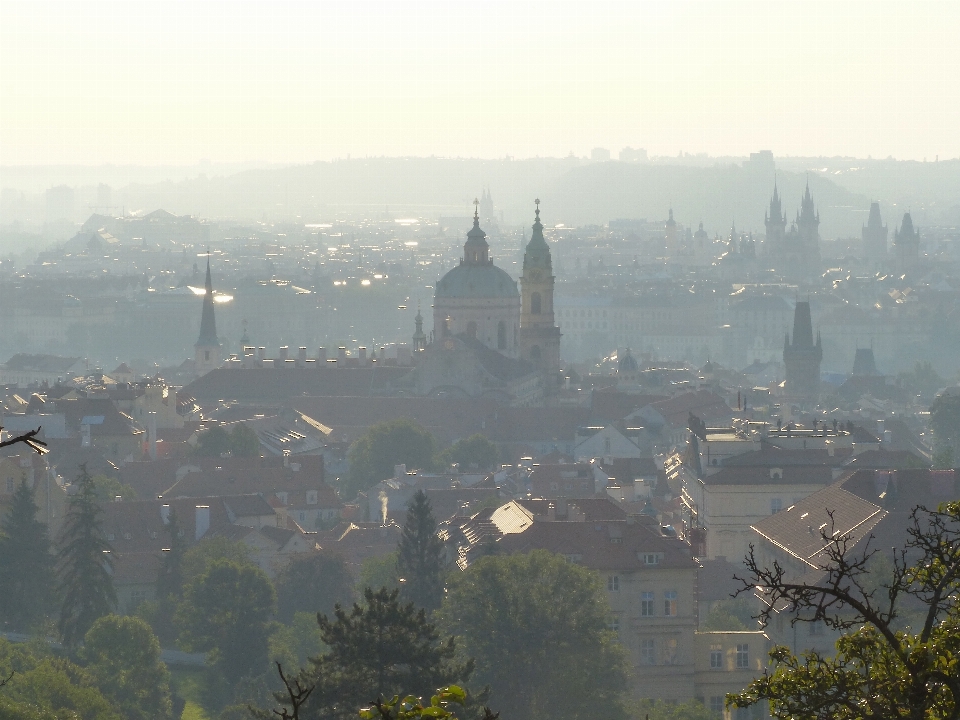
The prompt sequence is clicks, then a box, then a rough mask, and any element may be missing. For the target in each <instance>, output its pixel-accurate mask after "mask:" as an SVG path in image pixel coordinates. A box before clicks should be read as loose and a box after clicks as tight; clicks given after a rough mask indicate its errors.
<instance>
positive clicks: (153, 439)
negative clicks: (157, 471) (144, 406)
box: [147, 410, 157, 460]
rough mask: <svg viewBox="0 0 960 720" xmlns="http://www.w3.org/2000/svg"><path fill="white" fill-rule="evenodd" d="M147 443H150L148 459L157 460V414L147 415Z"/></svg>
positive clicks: (150, 413) (152, 411) (154, 412)
mask: <svg viewBox="0 0 960 720" xmlns="http://www.w3.org/2000/svg"><path fill="white" fill-rule="evenodd" d="M147 442H149V443H150V459H151V460H156V459H157V412H156V410H151V411H150V412H148V413H147Z"/></svg>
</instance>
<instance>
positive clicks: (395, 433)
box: [340, 418, 435, 499]
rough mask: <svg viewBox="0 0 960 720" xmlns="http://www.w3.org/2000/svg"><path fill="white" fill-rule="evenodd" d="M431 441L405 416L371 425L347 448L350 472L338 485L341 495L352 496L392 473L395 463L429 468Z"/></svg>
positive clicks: (427, 434) (411, 467)
mask: <svg viewBox="0 0 960 720" xmlns="http://www.w3.org/2000/svg"><path fill="white" fill-rule="evenodd" d="M434 445H435V443H434V439H433V435H431V434H430V433H429V432H428V431H426V430H424V429H423V428H422V427H421V426H420V425H418V424H417V423H415V422H414V421H412V420H408V419H407V418H399V419H397V420H391V421H390V422H385V423H379V424H377V425H374V426H372V427H371V428H370V429H369V430H368V431H367V433H366V435H364V436H363V437H361V438H360V439H359V440H357V441H356V442H355V443H354V444H353V446H352V447H351V448H350V451H349V455H348V457H349V460H350V474H349V475H348V477H347V479H346V481H345V482H344V483H343V485H342V486H341V488H340V494H341V496H342V497H343V498H344V499H352V498H354V497H356V495H357V493H359V492H363V491H364V490H367V489H369V488H371V487H373V486H374V485H376V484H377V483H378V482H380V481H381V480H386V479H387V478H390V477H393V468H394V466H395V465H406V466H407V469H408V470H413V469H423V470H429V469H431V468H432V467H433V456H434Z"/></svg>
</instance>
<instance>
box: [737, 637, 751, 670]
mask: <svg viewBox="0 0 960 720" xmlns="http://www.w3.org/2000/svg"><path fill="white" fill-rule="evenodd" d="M737 667H738V668H748V667H750V646H749V645H748V644H747V643H742V644H738V645H737Z"/></svg>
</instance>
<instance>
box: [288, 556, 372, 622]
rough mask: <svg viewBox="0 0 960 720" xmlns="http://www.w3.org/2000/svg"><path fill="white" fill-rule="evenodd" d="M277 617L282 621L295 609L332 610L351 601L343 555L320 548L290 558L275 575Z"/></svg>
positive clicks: (351, 584)
mask: <svg viewBox="0 0 960 720" xmlns="http://www.w3.org/2000/svg"><path fill="white" fill-rule="evenodd" d="M276 586H277V610H278V612H277V617H278V618H279V619H280V620H281V621H282V622H285V623H289V622H291V621H292V620H293V616H294V614H295V613H298V612H305V613H312V614H315V613H318V612H320V613H323V614H325V615H326V614H329V613H332V612H333V608H334V606H335V605H337V604H338V603H339V604H346V603H350V602H352V601H353V578H352V577H351V575H350V571H349V570H348V569H347V563H346V562H345V561H344V559H343V558H342V557H341V556H340V555H337V554H335V553H332V552H328V551H321V552H318V553H311V554H309V555H301V556H298V557H296V558H294V559H293V560H291V561H290V562H289V563H288V564H287V566H286V567H285V568H283V570H282V571H281V572H280V574H279V575H278V576H277V580H276Z"/></svg>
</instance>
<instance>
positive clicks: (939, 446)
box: [930, 393, 960, 467]
mask: <svg viewBox="0 0 960 720" xmlns="http://www.w3.org/2000/svg"><path fill="white" fill-rule="evenodd" d="M930 427H931V428H932V429H933V440H934V447H935V449H936V453H939V456H938V457H937V464H938V465H941V466H944V465H945V466H947V467H952V463H953V461H954V460H955V459H956V457H957V449H958V448H960V395H950V394H946V393H944V394H942V395H938V396H937V398H936V400H934V401H933V405H931V406H930ZM945 460H946V462H945Z"/></svg>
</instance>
